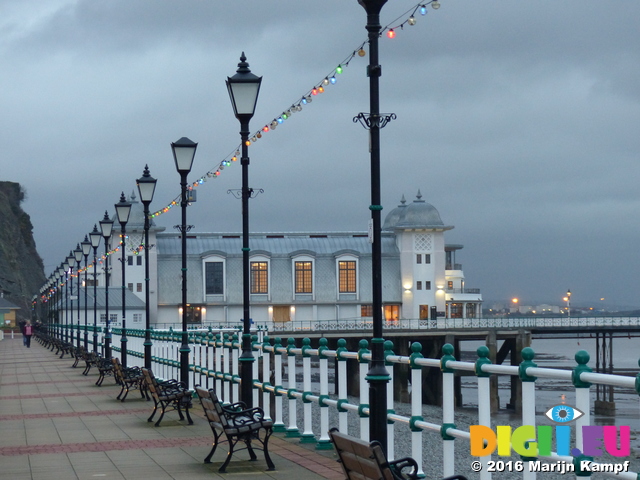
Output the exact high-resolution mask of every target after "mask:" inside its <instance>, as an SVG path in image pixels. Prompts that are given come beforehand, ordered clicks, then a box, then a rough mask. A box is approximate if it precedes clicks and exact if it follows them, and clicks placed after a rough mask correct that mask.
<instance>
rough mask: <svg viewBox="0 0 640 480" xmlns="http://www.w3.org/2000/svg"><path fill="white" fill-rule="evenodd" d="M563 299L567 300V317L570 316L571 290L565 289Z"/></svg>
mask: <svg viewBox="0 0 640 480" xmlns="http://www.w3.org/2000/svg"><path fill="white" fill-rule="evenodd" d="M564 299H565V300H566V302H567V318H571V290H569V289H567V296H566V297H564Z"/></svg>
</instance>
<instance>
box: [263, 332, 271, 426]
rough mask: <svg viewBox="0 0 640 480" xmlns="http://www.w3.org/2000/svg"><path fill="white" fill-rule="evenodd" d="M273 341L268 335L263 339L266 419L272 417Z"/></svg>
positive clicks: (264, 408) (264, 407)
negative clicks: (270, 388) (268, 388)
mask: <svg viewBox="0 0 640 480" xmlns="http://www.w3.org/2000/svg"><path fill="white" fill-rule="evenodd" d="M271 348H272V347H271V342H270V340H269V337H268V336H267V335H265V336H264V338H263V339H262V409H263V410H264V415H265V420H272V418H271V394H270V393H269V390H267V387H269V386H271V383H270V379H271Z"/></svg>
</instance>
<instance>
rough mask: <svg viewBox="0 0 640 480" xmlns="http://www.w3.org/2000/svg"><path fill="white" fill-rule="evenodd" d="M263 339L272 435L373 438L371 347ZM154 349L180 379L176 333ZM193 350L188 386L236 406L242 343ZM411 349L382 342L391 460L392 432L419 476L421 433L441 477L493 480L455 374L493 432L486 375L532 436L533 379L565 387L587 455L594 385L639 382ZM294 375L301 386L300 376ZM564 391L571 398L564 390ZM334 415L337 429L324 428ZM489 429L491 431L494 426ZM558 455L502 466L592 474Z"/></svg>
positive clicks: (264, 398)
mask: <svg viewBox="0 0 640 480" xmlns="http://www.w3.org/2000/svg"><path fill="white" fill-rule="evenodd" d="M113 333H114V338H113V345H114V355H117V352H118V350H117V348H116V346H117V345H118V344H119V343H118V342H119V338H118V336H119V333H120V332H119V330H118V329H115V330H114V332H113ZM262 335H263V338H262V339H261V340H260V341H258V338H257V335H255V336H254V342H253V350H254V355H255V357H256V358H257V361H255V362H254V363H253V405H254V406H261V407H262V408H263V409H264V411H265V413H266V414H267V415H268V416H269V418H271V416H272V415H273V418H272V420H273V421H274V429H275V430H276V431H280V432H286V434H287V435H289V436H299V437H300V438H301V441H302V442H307V443H315V444H316V447H317V448H319V449H322V448H331V445H330V441H329V437H328V430H329V427H330V426H334V425H335V423H337V426H338V427H339V429H340V431H342V432H345V433H350V432H349V429H351V428H352V427H351V426H350V425H349V422H348V418H349V417H350V416H352V417H353V416H357V417H358V419H359V428H358V429H355V430H359V432H358V434H359V436H360V438H362V439H365V440H368V439H369V419H368V418H367V417H368V414H369V408H368V404H369V398H368V394H369V389H368V384H367V382H366V380H365V377H366V374H367V371H368V369H369V366H368V362H369V360H370V358H371V354H370V352H369V350H368V348H367V347H368V343H367V341H366V340H361V341H360V349H359V350H358V351H348V350H347V349H346V348H345V347H346V345H347V343H346V341H345V340H338V342H337V345H338V348H337V349H336V350H330V349H328V348H327V345H328V341H327V339H325V338H320V339H319V340H318V341H317V344H316V346H315V347H314V346H312V345H311V340H309V339H308V338H305V339H303V340H302V341H300V340H294V339H293V338H290V339H288V341H287V343H286V345H283V344H282V342H281V340H280V338H275V339H270V338H268V337H267V336H264V331H263V332H262ZM127 336H128V338H129V345H128V351H129V356H130V359H129V364H130V365H136V364H138V365H142V364H143V360H142V357H143V352H144V347H143V341H144V331H143V330H129V329H128V330H127ZM152 341H153V347H152V368H153V370H154V373H156V375H157V376H159V377H164V378H177V376H178V375H179V371H180V364H179V363H180V355H179V349H180V343H181V340H180V331H175V332H174V331H171V330H169V331H167V330H165V331H154V332H153V334H152ZM189 346H190V350H191V351H190V365H189V370H190V372H191V374H190V381H191V382H192V385H197V384H200V385H203V386H205V387H206V388H214V389H215V390H216V392H217V394H218V395H219V397H220V398H221V400H223V401H224V402H229V403H235V402H237V401H238V400H239V384H240V381H241V380H240V377H239V367H238V363H239V362H238V357H239V354H240V352H241V345H240V342H239V340H238V335H237V334H236V333H234V332H233V329H232V330H231V331H230V330H229V329H226V330H224V331H213V330H209V329H205V330H197V331H196V330H192V331H190V334H189ZM411 350H412V354H411V355H409V356H399V355H395V354H394V352H393V344H392V343H391V342H390V341H387V342H386V343H385V353H386V363H387V369H388V370H389V373H390V375H391V381H390V382H389V384H388V390H387V397H388V400H387V401H388V414H387V422H388V439H387V443H388V456H389V458H397V453H398V452H396V448H395V442H394V439H395V438H396V431H397V432H398V433H399V434H402V435H406V436H409V437H410V438H411V451H410V452H400V453H402V455H405V454H410V455H411V456H412V457H414V458H415V459H416V461H417V462H418V464H419V465H420V472H419V474H420V475H424V473H425V470H429V468H433V466H431V465H430V464H429V463H425V462H426V459H427V457H426V456H425V452H424V450H423V438H424V435H437V436H438V438H439V439H441V448H442V472H443V474H444V475H445V476H448V475H452V474H454V473H459V472H454V468H455V461H454V459H455V458H459V457H460V456H467V457H468V459H469V462H470V463H471V462H480V463H478V465H479V471H480V478H481V479H482V480H487V479H490V478H491V472H490V471H489V466H490V462H493V464H494V465H495V463H496V462H495V461H494V460H492V457H491V456H484V457H473V456H471V453H470V443H469V442H470V441H471V440H472V431H471V427H469V429H463V428H458V427H457V426H456V418H457V414H456V409H455V408H454V405H455V398H454V397H455V392H454V377H455V375H461V374H464V375H475V379H476V380H475V382H476V385H475V386H476V388H477V394H478V402H477V403H478V406H477V419H478V420H477V425H480V426H483V427H487V428H491V427H492V423H491V420H492V411H491V388H490V383H491V378H492V377H509V378H514V377H515V378H517V379H520V380H521V381H522V416H521V424H522V425H525V426H529V428H533V429H535V427H536V425H537V418H536V408H537V396H536V385H537V381H538V380H545V379H547V380H554V381H562V382H564V383H565V385H566V388H567V390H569V389H571V390H573V393H574V395H575V408H577V409H578V410H580V411H581V412H582V413H583V415H582V416H581V417H580V418H578V419H577V420H576V421H575V424H572V425H574V426H575V427H576V430H575V437H576V438H575V447H576V448H578V449H580V450H581V451H588V448H589V446H588V445H587V442H586V440H585V437H584V435H583V427H585V426H590V425H592V423H591V420H592V416H591V414H590V411H591V399H592V398H591V397H592V395H591V388H590V387H591V385H592V384H598V385H613V386H616V387H622V388H625V389H630V390H631V391H635V392H640V375H638V377H637V378H634V377H624V376H618V375H610V374H597V373H592V372H591V370H590V368H589V367H588V366H587V363H588V361H589V356H588V354H587V353H586V352H584V351H580V352H578V353H576V355H575V359H576V362H577V363H576V366H575V368H574V369H573V370H572V371H571V370H560V369H553V368H539V367H538V366H537V365H536V364H535V363H534V362H533V360H534V356H535V354H534V352H533V350H532V349H530V348H527V349H524V350H523V351H522V358H524V360H523V362H522V363H521V364H520V365H519V366H506V365H504V366H503V365H493V364H491V362H490V361H489V359H488V355H489V350H488V348H487V347H484V346H483V347H480V348H479V349H478V350H477V354H478V358H477V360H476V361H475V362H460V361H456V360H455V358H454V357H453V356H452V354H453V347H452V346H451V345H445V346H444V347H443V349H442V358H439V359H436V358H424V357H423V356H422V355H421V353H420V352H421V350H422V346H421V345H420V344H419V343H413V344H412V346H411ZM136 362H138V363H136ZM329 362H331V363H333V367H334V369H335V370H334V369H331V368H330V364H329ZM347 362H356V363H357V371H359V383H360V389H359V390H360V394H359V397H358V398H355V399H354V398H353V397H351V398H350V397H349V396H348V395H347ZM312 364H313V365H314V366H313V367H312ZM299 365H302V367H300V366H299ZM403 366H404V367H403ZM407 367H408V368H409V369H410V382H411V393H410V407H408V408H409V411H408V412H407V413H405V414H399V413H396V412H395V410H394V386H393V378H394V376H395V375H397V374H398V373H397V372H396V369H397V368H407ZM424 368H430V369H437V370H439V371H441V375H442V380H441V381H442V405H443V407H442V412H441V418H439V419H435V418H432V419H430V421H426V420H425V415H424V407H423V404H422V391H423V375H422V370H423V369H424ZM333 371H337V380H336V381H335V382H334V383H333V388H331V389H330V388H329V387H330V381H329V379H330V372H333ZM432 371H433V370H432ZM300 374H301V376H302V381H299V380H298V378H297V377H298V376H299V375H300ZM467 378H470V377H467ZM425 387H426V388H429V387H428V386H425ZM567 393H570V392H568V391H567ZM298 407H300V408H298ZM543 408H547V406H543ZM299 411H300V412H302V419H301V420H300V421H299V420H298V412H299ZM330 411H331V416H330ZM332 417H333V418H334V425H330V418H332ZM314 418H315V419H316V420H315V421H314ZM317 419H319V422H318V421H317ZM382 421H383V420H382ZM493 426H494V427H495V425H493ZM405 432H406V433H405ZM531 432H535V430H531ZM351 434H354V432H351ZM532 435H535V433H532ZM621 435H622V431H621ZM630 435H631V436H633V437H635V436H636V435H638V432H636V431H633V432H630ZM514 438H515V437H514ZM525 440H526V442H523V446H521V448H525V447H526V448H529V447H530V445H529V446H528V447H527V445H528V443H527V442H529V441H531V440H533V438H530V437H526V438H525ZM514 441H515V440H514ZM476 443H477V442H476ZM621 445H622V441H621ZM514 448H515V447H514ZM585 449H586V450H585ZM558 450H559V447H557V449H556V451H551V449H550V447H549V448H546V450H545V451H542V448H540V452H537V453H536V452H535V449H534V450H528V451H529V452H530V454H528V455H525V456H523V457H518V456H516V457H515V458H516V460H513V458H514V457H510V458H506V457H502V456H500V457H499V458H500V459H503V460H511V461H515V462H516V463H515V464H513V465H516V469H517V467H518V466H520V467H522V470H517V471H522V476H523V478H524V479H527V480H528V479H533V478H536V472H535V471H532V470H530V465H531V464H532V465H534V467H535V465H536V463H535V462H538V463H537V465H538V467H540V465H541V464H549V465H554V464H556V465H557V464H558V462H561V463H565V464H566V465H573V466H574V467H573V468H576V472H578V474H579V475H580V476H582V475H584V474H587V475H588V473H589V472H586V471H585V470H584V467H582V465H583V464H582V463H581V461H586V462H589V461H591V460H593V459H590V458H588V457H586V456H571V454H570V453H567V451H562V452H560V453H558ZM503 453H504V452H502V453H501V455H502V454H503ZM509 453H510V454H511V453H512V452H511V449H509ZM493 458H495V457H493ZM597 460H598V459H597V458H596V459H595V461H596V463H593V464H589V465H592V466H593V465H597ZM499 461H500V460H499ZM517 462H520V463H517ZM527 462H531V463H527ZM618 464H619V465H622V467H620V468H624V464H623V463H618ZM580 468H582V471H580ZM596 468H597V467H596ZM534 470H535V468H534ZM428 473H429V476H436V475H437V474H434V473H432V472H428ZM603 473H605V474H606V475H610V476H616V477H617V478H622V479H628V480H637V478H638V477H637V474H636V473H634V472H628V471H621V472H618V473H615V474H614V472H603Z"/></svg>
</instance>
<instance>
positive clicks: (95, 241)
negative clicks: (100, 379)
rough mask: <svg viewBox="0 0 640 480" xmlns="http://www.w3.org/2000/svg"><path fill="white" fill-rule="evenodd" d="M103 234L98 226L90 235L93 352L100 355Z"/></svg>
mask: <svg viewBox="0 0 640 480" xmlns="http://www.w3.org/2000/svg"><path fill="white" fill-rule="evenodd" d="M100 237H102V234H101V233H100V232H99V231H98V227H97V225H96V224H94V225H93V231H92V232H91V233H89V238H90V239H91V240H90V241H91V248H93V352H94V353H98V295H97V293H98V288H97V286H98V245H100Z"/></svg>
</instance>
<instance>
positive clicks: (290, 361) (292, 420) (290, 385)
mask: <svg viewBox="0 0 640 480" xmlns="http://www.w3.org/2000/svg"><path fill="white" fill-rule="evenodd" d="M295 348H296V341H295V340H294V339H293V338H289V339H288V340H287V398H288V399H289V426H288V427H287V435H286V436H287V437H299V436H300V430H298V415H297V414H298V412H297V409H296V397H294V396H293V395H292V394H293V392H296V391H297V390H296V354H295V353H294V352H293V349H295Z"/></svg>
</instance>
